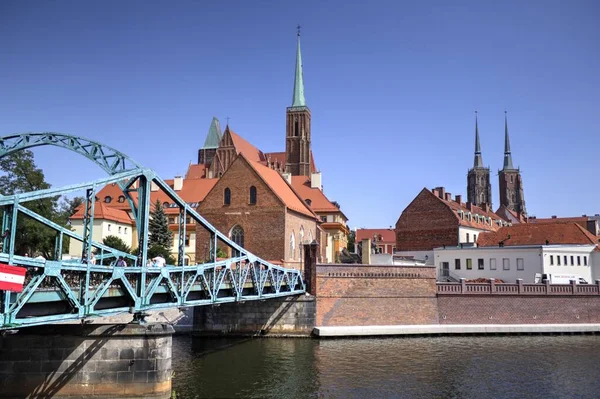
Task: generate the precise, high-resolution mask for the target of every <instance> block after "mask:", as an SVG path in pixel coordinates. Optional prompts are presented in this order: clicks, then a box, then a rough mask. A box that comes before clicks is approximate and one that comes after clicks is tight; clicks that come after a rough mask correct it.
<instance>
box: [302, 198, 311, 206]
mask: <svg viewBox="0 0 600 399" xmlns="http://www.w3.org/2000/svg"><path fill="white" fill-rule="evenodd" d="M304 202H306V205H308V206H310V205H311V204H312V201H311V200H310V198H307V199H305V200H304Z"/></svg>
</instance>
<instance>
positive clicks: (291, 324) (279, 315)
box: [194, 295, 315, 336]
mask: <svg viewBox="0 0 600 399" xmlns="http://www.w3.org/2000/svg"><path fill="white" fill-rule="evenodd" d="M314 326H315V298H314V297H313V296H308V295H298V296H292V297H285V298H273V299H268V300H265V301H248V302H243V303H228V304H222V305H220V306H197V307H195V308H194V335H205V336H214V335H224V334H227V335H305V336H308V335H310V334H311V333H312V330H313V327H314Z"/></svg>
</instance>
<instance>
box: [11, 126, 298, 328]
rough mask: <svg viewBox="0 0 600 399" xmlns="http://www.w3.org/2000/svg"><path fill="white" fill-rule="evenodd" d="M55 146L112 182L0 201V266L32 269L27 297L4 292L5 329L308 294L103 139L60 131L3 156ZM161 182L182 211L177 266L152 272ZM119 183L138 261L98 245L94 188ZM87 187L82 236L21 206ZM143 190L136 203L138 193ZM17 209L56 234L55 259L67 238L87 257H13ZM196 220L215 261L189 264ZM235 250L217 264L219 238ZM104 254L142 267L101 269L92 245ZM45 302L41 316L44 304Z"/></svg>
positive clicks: (19, 141)
mask: <svg viewBox="0 0 600 399" xmlns="http://www.w3.org/2000/svg"><path fill="white" fill-rule="evenodd" d="M41 145H54V146H58V147H63V148H67V149H70V150H72V151H74V152H77V153H79V154H81V155H84V156H85V157H86V158H88V159H91V160H93V161H94V162H96V163H97V164H98V165H100V166H101V167H102V168H103V169H104V170H105V171H107V172H108V173H109V174H110V175H111V177H109V178H104V179H98V180H96V181H93V182H88V183H82V184H76V185H71V186H68V187H63V188H51V189H47V190H40V191H36V192H31V193H19V194H17V195H12V196H0V206H2V207H3V222H2V228H3V233H4V232H6V231H7V230H8V233H7V234H5V235H4V236H3V244H4V245H3V253H0V262H6V263H9V264H15V265H20V266H23V267H26V268H27V269H28V274H27V278H26V283H25V286H24V289H23V292H21V293H9V292H0V298H1V299H2V306H1V308H0V322H1V323H2V324H0V329H7V328H15V327H19V326H30V325H39V324H47V323H52V322H60V321H65V320H76V319H83V318H87V317H94V316H108V315H113V314H118V313H123V312H129V313H138V312H144V311H147V310H153V309H163V308H169V307H175V306H177V307H182V306H200V305H210V304H219V303H227V302H235V301H246V300H258V299H268V298H273V297H279V296H286V295H298V294H302V293H304V292H305V286H304V282H303V281H302V275H301V273H300V271H299V270H295V269H286V268H283V267H280V266H276V265H273V264H271V263H269V262H267V261H265V260H263V259H260V258H258V257H256V256H255V255H253V254H251V253H250V252H248V251H247V250H245V249H244V248H242V247H240V246H239V245H237V244H236V243H234V242H232V241H231V240H230V239H229V238H228V237H227V236H225V235H224V234H222V233H221V232H220V231H218V230H217V229H215V228H214V227H213V226H212V225H211V224H210V223H209V222H208V221H207V220H206V219H204V218H203V217H202V216H201V215H200V214H198V213H197V212H196V210H195V209H193V208H192V207H190V206H189V205H188V204H187V203H186V202H185V201H183V200H182V199H181V198H180V197H179V196H178V195H177V194H176V193H175V191H174V190H173V189H172V188H171V187H170V186H169V185H168V184H166V183H165V182H164V181H163V180H162V179H161V178H160V177H158V176H157V175H156V174H155V172H153V171H152V170H150V169H145V168H142V167H140V166H139V165H138V164H137V163H135V162H133V161H132V160H130V159H129V158H128V157H126V156H125V155H124V154H122V153H120V152H118V151H116V150H114V149H111V148H109V147H106V146H103V145H102V144H99V143H97V142H93V141H90V140H86V139H83V138H80V137H74V136H68V135H64V134H58V133H45V134H44V133H28V134H21V135H13V136H6V137H1V138H0V158H1V157H2V156H4V155H7V154H9V153H11V152H14V151H18V150H22V149H26V148H30V147H35V146H41ZM151 182H154V183H156V184H157V185H158V186H159V188H160V189H162V190H163V191H164V192H165V193H166V194H167V196H169V197H170V198H171V199H172V200H173V202H174V203H175V204H177V205H178V206H179V217H180V225H179V230H178V232H179V238H180V239H179V247H178V255H179V256H178V265H177V266H175V265H173V266H171V265H169V266H166V267H164V268H160V269H159V268H156V267H148V266H147V263H146V258H147V249H148V234H147V232H148V220H149V211H150V185H151ZM109 183H117V184H119V186H120V187H121V189H122V190H123V193H124V195H125V197H126V198H127V199H128V201H129V204H130V206H131V210H132V213H133V215H134V219H135V224H136V227H137V231H138V237H139V242H138V244H139V245H138V248H139V253H138V256H137V257H135V256H132V255H130V254H126V253H123V252H120V251H117V250H115V249H114V248H110V247H107V246H105V245H104V244H101V243H98V242H94V241H92V240H91V237H92V233H93V223H92V220H93V214H94V213H93V206H94V202H95V195H94V193H95V189H96V187H102V186H104V185H106V184H109ZM81 189H85V190H86V199H87V204H86V218H85V220H86V221H87V223H86V225H87V226H88V227H87V228H86V229H84V234H83V235H78V234H76V233H74V232H72V231H71V230H70V229H68V228H65V227H63V226H60V225H58V224H56V223H54V222H52V221H50V220H48V219H46V218H44V217H42V216H41V215H38V214H36V213H34V212H32V211H31V210H29V209H28V208H26V207H24V206H23V205H21V203H22V202H26V201H31V200H35V199H40V198H46V197H51V196H56V195H61V194H65V193H69V192H73V191H77V190H81ZM133 192H136V193H137V203H136V201H134V200H133V197H132V196H131V193H133ZM18 212H21V213H23V214H24V215H26V216H27V217H30V218H32V219H34V220H37V221H38V222H40V223H42V224H44V225H46V226H48V227H50V228H52V229H54V230H55V231H56V232H57V240H56V245H55V247H56V248H55V252H56V254H60V253H61V248H62V237H63V236H67V237H71V238H73V239H77V240H80V241H82V243H84V250H83V251H82V252H83V253H82V259H80V260H68V261H67V260H48V261H43V260H39V259H32V258H29V257H25V256H19V255H16V254H15V253H14V246H15V231H16V223H17V215H18ZM187 217H190V218H191V219H193V220H195V221H196V223H197V224H199V225H201V226H202V227H204V228H205V229H206V230H207V231H208V232H209V233H210V251H211V254H210V260H209V262H208V263H203V264H197V265H187V266H184V260H183V259H184V256H185V252H184V248H185V234H186V222H187V221H186V219H187ZM218 240H221V241H222V242H223V243H225V244H226V245H228V246H229V247H231V248H232V249H234V250H235V253H236V254H239V256H237V257H233V258H230V259H225V260H220V261H217V260H216V259H217V256H216V252H217V241H218ZM92 247H95V248H98V249H100V250H101V255H100V256H99V257H98V259H108V258H111V257H112V258H116V257H118V256H123V257H128V258H130V259H131V258H133V259H135V265H136V267H120V266H101V265H92V264H91V263H88V262H86V259H88V256H89V254H90V251H91V248H92ZM40 303H41V304H43V305H44V306H43V309H44V310H43V311H40V307H39V306H37V305H39V304H40Z"/></svg>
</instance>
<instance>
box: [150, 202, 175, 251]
mask: <svg viewBox="0 0 600 399" xmlns="http://www.w3.org/2000/svg"><path fill="white" fill-rule="evenodd" d="M148 233H149V234H148V247H153V246H155V245H159V246H162V247H164V248H170V247H171V245H172V244H173V233H172V232H171V230H169V221H168V220H167V215H166V214H165V210H164V208H163V206H162V204H161V203H160V201H159V200H156V203H155V204H154V210H152V212H150V220H149V222H148ZM168 252H170V251H168ZM165 259H166V258H165Z"/></svg>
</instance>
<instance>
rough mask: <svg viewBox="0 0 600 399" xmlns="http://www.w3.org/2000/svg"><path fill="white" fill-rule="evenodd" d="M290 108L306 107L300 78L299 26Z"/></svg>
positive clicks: (302, 81)
mask: <svg viewBox="0 0 600 399" xmlns="http://www.w3.org/2000/svg"><path fill="white" fill-rule="evenodd" d="M292 107H306V100H305V99H304V80H303V78H302V53H301V52H300V25H298V44H297V48H296V74H295V76H294V96H293V98H292Z"/></svg>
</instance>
